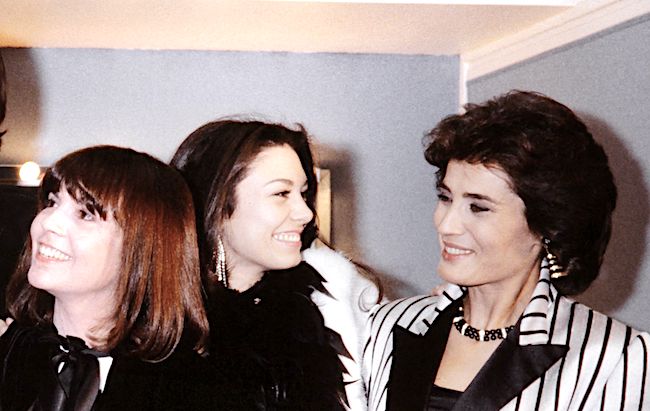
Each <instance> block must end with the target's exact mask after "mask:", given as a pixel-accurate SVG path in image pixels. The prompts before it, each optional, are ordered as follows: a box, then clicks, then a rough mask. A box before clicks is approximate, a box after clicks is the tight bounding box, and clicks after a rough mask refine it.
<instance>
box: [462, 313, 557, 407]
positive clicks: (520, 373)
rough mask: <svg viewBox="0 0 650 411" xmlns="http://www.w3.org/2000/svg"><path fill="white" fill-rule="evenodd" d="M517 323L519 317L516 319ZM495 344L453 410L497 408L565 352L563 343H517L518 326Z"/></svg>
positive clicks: (537, 376) (518, 324)
mask: <svg viewBox="0 0 650 411" xmlns="http://www.w3.org/2000/svg"><path fill="white" fill-rule="evenodd" d="M520 322H521V320H520ZM520 322H518V323H517V325H516V327H515V329H514V330H513V331H512V332H511V333H509V334H508V337H507V338H506V339H505V340H503V341H502V342H501V344H499V346H498V347H497V349H496V351H494V352H493V353H492V355H491V356H490V358H489V359H488V361H487V362H486V363H485V365H483V367H482V368H481V370H480V371H479V372H478V374H476V377H474V379H473V380H472V382H471V383H470V384H469V386H468V387H467V389H466V390H465V392H464V393H463V395H462V396H461V397H460V398H459V400H458V402H457V403H456V408H454V409H455V410H470V409H475V407H476V406H477V404H480V405H481V409H483V410H486V411H488V410H499V409H501V408H502V407H504V406H505V405H506V404H507V403H508V402H510V401H511V400H512V399H513V398H515V397H516V396H517V395H518V394H519V393H521V392H522V391H523V390H524V388H526V387H527V386H528V385H530V384H531V383H532V382H533V381H535V380H537V379H538V378H539V377H541V376H542V374H544V372H546V370H548V369H549V368H551V366H552V365H553V364H555V363H556V362H557V361H558V360H559V359H560V358H562V357H565V356H566V354H567V352H568V351H569V347H568V346H566V345H553V344H547V345H544V344H542V345H523V346H522V345H519V326H520Z"/></svg>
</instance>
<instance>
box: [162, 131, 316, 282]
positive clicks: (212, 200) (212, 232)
mask: <svg viewBox="0 0 650 411" xmlns="http://www.w3.org/2000/svg"><path fill="white" fill-rule="evenodd" d="M309 139H310V138H309V135H308V134H307V132H306V131H305V129H304V127H302V126H301V125H297V126H296V129H295V130H292V129H289V128H287V127H285V126H283V125H280V124H272V123H264V122H261V121H237V120H221V121H215V122H211V123H208V124H205V125H203V126H201V127H199V128H198V129H197V130H196V131H194V132H193V133H192V134H190V135H189V136H188V137H187V138H186V139H185V141H183V143H182V144H181V145H180V147H179V148H178V150H177V151H176V154H175V155H174V157H173V159H172V161H171V164H172V166H174V167H176V169H178V170H179V171H180V172H181V174H182V175H183V177H185V180H186V181H187V183H188V185H189V186H190V190H191V191H192V195H193V198H194V204H195V207H196V220H197V228H198V230H197V231H198V238H199V252H200V256H201V267H202V271H203V273H204V275H205V274H206V273H207V272H209V271H211V270H212V269H213V267H212V264H211V262H212V253H213V250H215V248H216V245H217V237H218V235H219V234H220V232H221V230H222V226H223V223H224V222H225V221H226V220H227V219H228V218H229V217H230V216H232V213H233V211H235V206H236V197H235V189H236V187H237V185H238V184H239V182H240V181H242V180H243V179H244V177H245V176H246V173H247V171H248V168H249V166H250V164H251V162H253V160H255V157H256V156H257V155H258V154H259V153H260V152H261V151H262V150H264V149H265V148H267V147H273V146H282V145H288V146H289V147H291V148H292V149H293V150H294V151H295V152H296V154H297V155H298V158H299V159H300V164H301V166H302V169H303V171H304V172H305V175H306V176H307V191H306V192H305V193H304V198H305V202H306V204H307V207H309V209H310V210H311V211H312V212H313V213H314V215H316V189H317V183H316V175H315V173H314V160H313V157H312V153H311V150H310V146H309ZM317 235H318V226H317V223H316V218H314V219H312V220H311V221H310V222H309V223H308V224H307V226H306V227H305V229H304V231H303V233H302V247H303V249H304V248H306V247H308V246H309V245H310V244H311V243H312V241H314V239H315V238H316V237H317Z"/></svg>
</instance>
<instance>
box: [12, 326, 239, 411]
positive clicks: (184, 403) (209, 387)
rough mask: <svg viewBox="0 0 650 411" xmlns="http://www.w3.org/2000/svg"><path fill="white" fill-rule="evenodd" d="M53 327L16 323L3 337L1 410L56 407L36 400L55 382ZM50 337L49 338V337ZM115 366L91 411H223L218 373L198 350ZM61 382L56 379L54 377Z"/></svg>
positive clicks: (120, 360)
mask: <svg viewBox="0 0 650 411" xmlns="http://www.w3.org/2000/svg"><path fill="white" fill-rule="evenodd" d="M51 333H52V329H51V328H41V327H25V326H19V325H18V324H16V323H13V324H12V325H11V326H10V327H9V329H8V330H7V332H6V333H5V334H4V335H3V336H2V337H0V361H2V362H0V410H1V411H26V410H33V411H43V410H46V409H51V408H47V407H51V406H52V404H53V403H48V402H42V405H43V407H45V408H43V407H40V406H36V405H34V404H37V403H36V399H37V398H39V395H40V394H41V390H42V389H43V388H42V387H45V386H47V385H48V381H52V380H51V373H52V370H53V368H52V366H51V361H52V358H53V357H55V356H56V355H58V354H60V352H61V350H60V348H59V345H58V341H59V340H57V339H56V338H50V336H51ZM44 336H46V337H47V338H44ZM111 356H112V357H113V364H112V366H111V369H110V371H109V374H108V379H107V381H106V385H105V387H104V388H105V389H104V392H103V393H101V394H99V396H98V397H97V398H96V400H95V402H94V404H92V408H88V406H86V407H85V408H70V406H69V404H68V406H66V407H64V408H62V409H64V410H66V411H68V410H77V409H84V410H88V409H92V410H93V411H105V410H111V411H112V410H126V411H130V410H133V411H135V410H144V411H149V410H150V411H153V410H170V411H171V410H187V411H190V410H220V409H225V408H220V407H219V406H218V405H219V403H218V401H219V398H222V397H224V396H226V395H227V394H226V393H222V392H221V391H219V390H220V388H221V387H222V386H223V385H222V384H220V381H219V380H218V377H217V376H218V374H217V373H215V371H214V370H213V369H212V368H211V367H210V366H209V364H208V363H207V361H206V360H205V359H203V358H201V357H200V356H199V355H198V354H196V353H195V352H193V351H190V350H186V349H177V350H176V351H175V352H174V353H173V354H172V355H171V356H170V357H168V358H167V359H165V360H164V361H161V362H158V363H150V362H144V361H141V360H139V359H136V358H129V357H126V356H122V355H120V354H117V353H111ZM55 378H56V376H55Z"/></svg>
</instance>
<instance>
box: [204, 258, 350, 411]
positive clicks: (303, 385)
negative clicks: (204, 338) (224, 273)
mask: <svg viewBox="0 0 650 411" xmlns="http://www.w3.org/2000/svg"><path fill="white" fill-rule="evenodd" d="M323 281H324V280H323V278H322V277H321V276H320V274H318V272H316V270H314V269H313V268H312V267H311V266H310V265H309V264H307V263H304V262H303V263H301V264H300V265H299V266H297V267H295V268H292V269H289V270H282V271H273V272H269V273H266V274H265V275H264V277H263V278H262V280H260V281H259V282H258V283H257V284H255V285H254V286H253V287H251V288H250V289H248V290H246V291H244V292H242V293H238V292H236V291H233V290H229V289H225V288H223V287H222V286H221V285H219V284H214V285H213V287H212V288H211V289H210V290H208V293H209V299H208V303H207V307H208V318H209V320H210V328H211V341H212V342H211V347H210V357H209V358H210V359H211V360H212V362H213V364H214V366H215V368H216V369H219V370H221V372H223V373H224V374H225V375H226V380H227V381H228V382H227V387H228V391H230V392H232V393H233V395H230V396H228V397H227V398H223V399H222V401H223V402H222V405H223V406H224V409H228V410H247V411H249V410H269V411H271V410H343V409H344V407H343V405H342V401H345V389H344V384H343V377H342V373H343V371H344V367H343V365H342V363H341V362H340V360H339V358H338V352H337V348H338V349H339V350H340V351H339V352H341V353H342V354H345V351H344V348H343V343H342V340H341V338H340V336H339V335H338V334H337V333H335V332H334V331H332V330H331V329H329V328H327V327H325V325H324V319H323V316H322V314H321V313H320V311H319V309H318V307H316V306H315V305H314V303H313V302H312V300H311V299H310V294H311V293H312V291H313V290H314V289H318V290H319V291H322V292H326V290H325V289H324V287H323Z"/></svg>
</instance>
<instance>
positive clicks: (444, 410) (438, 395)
mask: <svg viewBox="0 0 650 411" xmlns="http://www.w3.org/2000/svg"><path fill="white" fill-rule="evenodd" d="M462 394H463V393H462V392H461V391H456V390H451V389H449V388H444V387H438V386H437V385H435V384H434V385H433V386H432V387H431V394H430V395H429V402H428V404H427V408H426V411H450V410H452V409H453V408H454V405H455V404H456V401H458V398H459V397H460V396H461V395H462Z"/></svg>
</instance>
